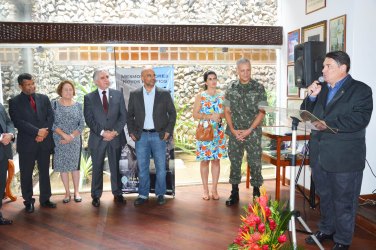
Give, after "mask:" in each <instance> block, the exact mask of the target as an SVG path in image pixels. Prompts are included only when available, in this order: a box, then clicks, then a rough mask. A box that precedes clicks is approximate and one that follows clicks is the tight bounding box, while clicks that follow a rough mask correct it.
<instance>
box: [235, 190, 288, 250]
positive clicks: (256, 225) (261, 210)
mask: <svg viewBox="0 0 376 250" xmlns="http://www.w3.org/2000/svg"><path fill="white" fill-rule="evenodd" d="M244 210H245V216H240V218H241V221H242V224H241V225H240V228H239V230H238V235H237V237H236V238H235V240H234V242H233V243H232V244H231V245H230V246H229V247H228V249H229V250H238V249H241V250H243V249H247V250H248V249H249V250H272V249H273V250H274V249H279V248H281V247H282V245H283V243H285V242H286V241H287V237H286V235H285V234H284V232H285V231H286V229H287V225H288V222H289V221H290V218H291V212H290V211H289V208H288V206H287V205H286V204H284V205H283V206H280V204H279V203H278V201H270V200H268V196H267V195H266V191H265V188H264V187H262V188H261V196H260V197H258V198H256V199H254V201H253V205H252V204H249V205H248V207H244Z"/></svg>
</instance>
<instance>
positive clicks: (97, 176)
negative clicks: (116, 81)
mask: <svg viewBox="0 0 376 250" xmlns="http://www.w3.org/2000/svg"><path fill="white" fill-rule="evenodd" d="M93 80H94V83H95V84H96V85H97V87H98V89H96V90H95V91H93V92H91V93H89V94H87V95H85V97H84V116H85V121H86V124H87V125H88V126H89V128H90V136H89V149H90V154H91V159H92V162H93V178H92V182H91V197H92V198H93V201H92V204H93V206H94V207H99V206H100V197H101V196H102V192H103V165H104V159H105V156H106V154H107V157H108V163H109V166H110V172H111V189H112V194H113V195H114V200H115V202H118V203H125V199H124V197H123V195H122V183H121V180H120V171H119V160H120V154H121V146H122V145H125V135H124V126H125V123H126V119H127V111H126V109H125V102H124V97H123V94H122V93H121V92H120V91H118V90H115V89H110V88H109V86H110V80H109V73H108V71H107V70H96V71H95V72H94V75H93Z"/></svg>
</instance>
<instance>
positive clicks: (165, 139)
mask: <svg viewBox="0 0 376 250" xmlns="http://www.w3.org/2000/svg"><path fill="white" fill-rule="evenodd" d="M168 137H170V133H168V132H165V134H164V137H163V140H164V141H167V140H168Z"/></svg>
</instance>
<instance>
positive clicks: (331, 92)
mask: <svg viewBox="0 0 376 250" xmlns="http://www.w3.org/2000/svg"><path fill="white" fill-rule="evenodd" d="M349 75H350V74H348V75H347V76H345V77H344V78H342V79H341V80H339V81H338V82H336V84H335V85H334V87H333V88H332V87H331V86H330V84H329V83H328V84H327V87H328V89H329V92H328V96H327V98H326V105H328V103H329V102H330V101H331V100H332V99H333V97H334V96H335V95H336V93H337V92H338V90H339V89H340V88H341V87H342V85H343V83H344V82H345V81H346V79H347V78H348V77H349ZM309 100H310V101H311V102H314V101H316V96H309Z"/></svg>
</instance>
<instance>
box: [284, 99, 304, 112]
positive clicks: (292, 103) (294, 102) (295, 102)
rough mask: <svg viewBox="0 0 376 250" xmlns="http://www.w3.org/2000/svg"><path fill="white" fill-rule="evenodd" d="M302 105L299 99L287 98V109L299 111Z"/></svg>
mask: <svg viewBox="0 0 376 250" xmlns="http://www.w3.org/2000/svg"><path fill="white" fill-rule="evenodd" d="M302 103H303V100H302V99H299V98H289V99H287V108H288V109H297V110H300V105H301V104H302Z"/></svg>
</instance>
